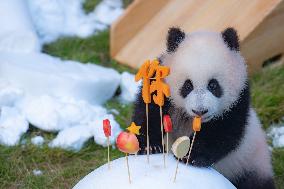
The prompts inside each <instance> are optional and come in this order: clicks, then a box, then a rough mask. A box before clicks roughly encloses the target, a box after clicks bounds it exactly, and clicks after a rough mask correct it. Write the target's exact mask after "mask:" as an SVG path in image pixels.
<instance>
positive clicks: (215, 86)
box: [207, 79, 223, 98]
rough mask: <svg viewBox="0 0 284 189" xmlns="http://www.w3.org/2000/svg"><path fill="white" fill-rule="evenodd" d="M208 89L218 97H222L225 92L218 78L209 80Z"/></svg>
mask: <svg viewBox="0 0 284 189" xmlns="http://www.w3.org/2000/svg"><path fill="white" fill-rule="evenodd" d="M207 89H208V90H209V91H210V92H211V93H212V94H213V95H214V96H216V97H218V98H220V97H221V96H222V94H223V91H222V88H221V86H220V85H219V82H218V81H217V80H216V79H211V80H210V81H209V82H208V86H207Z"/></svg>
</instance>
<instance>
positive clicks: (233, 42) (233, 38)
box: [222, 28, 240, 51]
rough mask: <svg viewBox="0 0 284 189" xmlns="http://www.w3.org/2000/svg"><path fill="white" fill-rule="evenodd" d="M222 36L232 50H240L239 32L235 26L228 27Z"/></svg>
mask: <svg viewBox="0 0 284 189" xmlns="http://www.w3.org/2000/svg"><path fill="white" fill-rule="evenodd" d="M222 37H223V40H224V41H225V43H226V44H227V45H228V47H229V48H230V49H231V50H234V51H239V50H240V44H239V37H238V33H237V31H236V30H235V29H234V28H227V29H225V30H224V31H223V32H222Z"/></svg>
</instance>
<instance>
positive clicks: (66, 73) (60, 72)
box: [0, 53, 120, 104]
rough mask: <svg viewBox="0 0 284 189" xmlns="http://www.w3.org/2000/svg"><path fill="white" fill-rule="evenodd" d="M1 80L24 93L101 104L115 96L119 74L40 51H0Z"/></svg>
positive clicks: (108, 69)
mask: <svg viewBox="0 0 284 189" xmlns="http://www.w3.org/2000/svg"><path fill="white" fill-rule="evenodd" d="M0 79H3V80H7V81H9V82H10V83H11V85H13V86H15V87H16V88H19V89H23V90H24V91H25V93H26V94H27V95H32V96H33V95H34V96H38V95H45V94H47V95H52V96H71V97H74V98H75V99H78V100H85V101H87V102H90V103H92V104H103V103H105V102H106V101H107V100H108V99H110V98H111V97H112V96H113V95H114V93H115V91H116V89H117V87H118V86H119V83H120V74H119V73H118V72H117V71H115V70H114V69H111V68H104V67H101V66H98V65H94V64H81V63H78V62H76V61H62V60H60V59H59V58H54V57H51V56H49V55H45V54H40V53H30V54H15V53H1V54H0Z"/></svg>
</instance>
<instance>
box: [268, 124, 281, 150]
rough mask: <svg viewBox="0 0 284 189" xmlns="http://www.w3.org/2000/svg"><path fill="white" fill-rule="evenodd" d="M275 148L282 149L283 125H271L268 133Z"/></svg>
mask: <svg viewBox="0 0 284 189" xmlns="http://www.w3.org/2000/svg"><path fill="white" fill-rule="evenodd" d="M268 136H269V137H271V138H272V144H273V147H275V148H281V147H284V125H272V126H271V129H270V131H269V133H268Z"/></svg>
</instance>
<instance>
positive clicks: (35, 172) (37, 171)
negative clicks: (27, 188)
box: [33, 169, 43, 176]
mask: <svg viewBox="0 0 284 189" xmlns="http://www.w3.org/2000/svg"><path fill="white" fill-rule="evenodd" d="M33 174H34V175H35V176H40V175H42V174H43V173H42V171H41V170H39V169H34V170H33Z"/></svg>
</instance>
